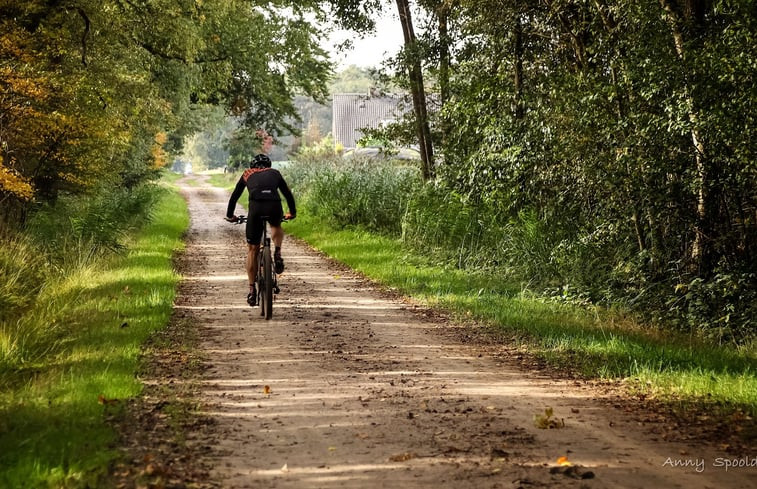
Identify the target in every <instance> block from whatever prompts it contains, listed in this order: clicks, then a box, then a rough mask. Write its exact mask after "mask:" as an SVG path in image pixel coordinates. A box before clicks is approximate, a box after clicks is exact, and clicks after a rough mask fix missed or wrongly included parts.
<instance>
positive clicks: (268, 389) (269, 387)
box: [263, 385, 271, 395]
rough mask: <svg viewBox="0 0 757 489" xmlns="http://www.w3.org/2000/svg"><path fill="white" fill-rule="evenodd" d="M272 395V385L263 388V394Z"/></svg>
mask: <svg viewBox="0 0 757 489" xmlns="http://www.w3.org/2000/svg"><path fill="white" fill-rule="evenodd" d="M270 393H271V386H270V385H266V386H263V394H266V395H269V394H270Z"/></svg>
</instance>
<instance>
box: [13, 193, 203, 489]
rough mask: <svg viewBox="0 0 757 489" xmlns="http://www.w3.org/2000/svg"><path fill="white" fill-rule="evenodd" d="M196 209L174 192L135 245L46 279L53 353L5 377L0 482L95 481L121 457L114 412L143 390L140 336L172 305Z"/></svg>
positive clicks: (45, 316) (44, 320)
mask: <svg viewBox="0 0 757 489" xmlns="http://www.w3.org/2000/svg"><path fill="white" fill-rule="evenodd" d="M188 220H189V218H188V214H187V210H186V206H185V204H184V202H183V200H182V199H181V197H180V196H179V195H178V194H176V193H174V192H167V193H166V194H165V195H164V196H163V197H162V198H161V201H160V203H159V204H158V205H157V206H156V208H155V210H154V214H153V219H152V221H151V222H150V223H148V224H147V225H145V226H144V227H143V229H142V230H141V232H139V233H138V234H137V235H136V236H135V237H134V238H133V239H132V240H131V241H130V243H129V244H128V245H127V252H126V253H123V254H119V255H111V256H110V257H108V258H104V259H102V260H99V261H96V262H94V263H93V264H92V265H90V266H86V267H84V268H82V269H80V270H78V271H76V272H75V273H73V274H70V275H68V276H66V277H65V278H64V279H61V281H59V282H57V283H54V284H51V285H49V286H47V287H46V288H45V289H44V290H43V291H42V292H41V294H43V297H41V299H43V300H40V301H39V303H43V304H46V305H47V306H46V310H45V311H40V312H38V313H35V314H36V316H38V317H37V319H36V321H38V322H39V323H40V327H45V328H48V329H49V330H50V331H51V334H50V335H49V339H48V341H49V351H50V352H49V353H48V354H47V355H44V356H40V357H39V358H37V359H36V360H35V362H34V363H31V364H25V365H24V366H23V367H22V368H20V369H16V370H14V371H12V372H3V373H2V374H3V375H2V377H1V378H0V380H1V381H2V383H3V389H2V391H1V392H0V487H8V488H15V487H66V488H68V487H95V486H97V481H98V480H99V479H100V477H101V476H102V475H103V474H104V473H105V472H106V469H107V467H108V464H109V463H110V462H111V461H112V460H113V459H114V458H115V457H116V456H117V452H116V451H115V450H113V449H112V447H111V444H112V442H113V441H114V439H115V437H116V434H115V433H114V431H113V428H112V427H111V426H110V425H109V424H108V422H107V421H108V418H109V417H110V416H112V415H116V414H118V413H119V412H120V411H121V410H122V409H123V400H125V399H128V398H130V397H134V396H136V395H138V394H139V393H140V392H141V389H142V384H141V382H140V380H139V379H138V378H136V377H135V372H136V371H137V368H138V362H139V356H140V351H141V345H142V344H143V343H144V342H145V340H146V339H147V338H148V337H149V336H150V335H151V334H152V333H153V332H155V331H156V330H158V329H160V328H162V327H163V326H164V325H165V324H166V323H167V321H168V318H169V316H170V314H171V309H172V304H173V299H174V294H175V286H176V282H177V280H178V276H177V275H176V273H175V272H174V270H173V266H172V257H173V255H174V253H175V251H176V250H178V249H180V248H181V247H182V246H183V245H182V242H181V237H182V234H183V233H184V231H185V230H186V228H187V226H188Z"/></svg>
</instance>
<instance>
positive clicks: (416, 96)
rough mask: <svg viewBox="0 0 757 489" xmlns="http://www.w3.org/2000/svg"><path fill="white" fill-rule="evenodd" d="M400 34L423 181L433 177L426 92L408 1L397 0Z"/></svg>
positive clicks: (432, 156) (432, 157) (432, 154)
mask: <svg viewBox="0 0 757 489" xmlns="http://www.w3.org/2000/svg"><path fill="white" fill-rule="evenodd" d="M397 10H398V11H399V16H400V23H401V24H402V34H403V35H404V37H405V50H406V52H407V55H408V58H407V61H406V63H407V70H408V75H409V77H410V91H411V92H412V96H413V111H414V112H415V119H416V131H417V133H418V144H419V145H420V153H421V171H422V173H423V178H424V179H425V180H430V179H431V178H433V176H434V151H433V145H432V144H431V128H430V127H429V123H428V109H427V106H426V91H425V89H424V87H423V71H422V69H421V61H420V59H418V57H417V55H416V54H415V52H414V51H415V43H416V39H415V31H414V30H413V20H412V16H411V14H410V4H409V0H397Z"/></svg>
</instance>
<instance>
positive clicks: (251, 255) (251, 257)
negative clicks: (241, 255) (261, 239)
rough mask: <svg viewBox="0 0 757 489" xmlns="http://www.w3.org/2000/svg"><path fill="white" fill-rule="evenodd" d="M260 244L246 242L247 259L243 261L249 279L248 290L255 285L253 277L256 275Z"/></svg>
mask: <svg viewBox="0 0 757 489" xmlns="http://www.w3.org/2000/svg"><path fill="white" fill-rule="evenodd" d="M259 249H260V244H250V243H247V260H246V261H245V269H246V270H247V278H248V279H249V282H248V283H249V284H250V292H252V288H253V287H254V286H255V279H256V278H257V276H258V250H259Z"/></svg>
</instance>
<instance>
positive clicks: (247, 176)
mask: <svg viewBox="0 0 757 489" xmlns="http://www.w3.org/2000/svg"><path fill="white" fill-rule="evenodd" d="M245 188H246V189H247V190H248V192H249V196H250V213H252V212H253V207H254V206H255V202H265V201H272V200H273V201H279V202H281V197H280V196H279V191H280V192H281V194H282V195H283V196H284V198H285V199H286V201H287V206H288V207H289V213H290V214H292V215H293V216H294V215H296V214H297V210H296V208H295V204H294V196H293V195H292V191H291V190H289V186H288V185H287V183H286V181H284V177H282V176H281V173H279V171H278V170H276V169H274V168H249V169H247V170H245V172H244V173H243V174H242V176H241V177H240V178H239V181H238V182H237V185H236V187H234V191H233V192H232V194H231V199H230V200H229V207H228V208H227V209H226V217H229V218H231V217H234V209H235V208H236V206H237V201H238V200H239V197H241V196H242V193H243V192H244V189H245Z"/></svg>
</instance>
